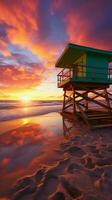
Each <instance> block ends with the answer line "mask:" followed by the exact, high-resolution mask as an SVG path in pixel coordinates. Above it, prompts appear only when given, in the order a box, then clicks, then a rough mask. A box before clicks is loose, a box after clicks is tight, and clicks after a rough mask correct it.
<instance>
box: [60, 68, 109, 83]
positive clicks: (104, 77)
mask: <svg viewBox="0 0 112 200" xmlns="http://www.w3.org/2000/svg"><path fill="white" fill-rule="evenodd" d="M73 77H74V78H76V79H77V80H86V79H87V80H91V81H92V80H98V79H99V82H102V83H103V82H105V81H107V82H110V83H112V67H108V71H105V67H97V66H87V65H86V66H85V65H75V66H73V67H71V68H69V69H68V68H64V69H63V70H62V71H61V72H60V73H59V74H58V75H57V81H58V86H60V85H61V84H64V83H66V82H68V81H69V80H70V79H71V78H73Z"/></svg>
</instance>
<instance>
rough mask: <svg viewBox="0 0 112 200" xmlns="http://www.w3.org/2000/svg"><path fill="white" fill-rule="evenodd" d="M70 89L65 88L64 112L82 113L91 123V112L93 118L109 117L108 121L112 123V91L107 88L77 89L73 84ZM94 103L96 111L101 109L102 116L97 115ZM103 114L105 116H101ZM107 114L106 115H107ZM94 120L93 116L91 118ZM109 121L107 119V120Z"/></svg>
mask: <svg viewBox="0 0 112 200" xmlns="http://www.w3.org/2000/svg"><path fill="white" fill-rule="evenodd" d="M69 88H71V89H70V90H69V91H68V90H67V88H64V100H63V110H62V112H63V113H64V112H70V113H72V114H73V115H76V114H80V116H81V117H82V119H83V120H84V122H85V123H86V124H89V119H90V118H89V115H88V114H89V112H91V116H92V115H93V119H95V117H96V119H97V118H98V119H105V118H106V119H108V122H109V123H110V124H112V121H111V120H112V98H111V93H109V92H108V91H107V90H106V89H102V88H101V89H99V90H94V89H85V91H82V90H75V89H74V87H73V86H71V87H69ZM93 104H94V105H95V106H96V107H97V109H96V108H95V109H96V111H97V110H98V109H100V110H99V111H100V117H99V116H98V113H97V114H96V116H94V115H95V109H93ZM101 114H103V116H101ZM105 114H106V115H105ZM90 120H91V121H92V118H91V119H90ZM106 123H107V121H106ZM103 125H104V122H103Z"/></svg>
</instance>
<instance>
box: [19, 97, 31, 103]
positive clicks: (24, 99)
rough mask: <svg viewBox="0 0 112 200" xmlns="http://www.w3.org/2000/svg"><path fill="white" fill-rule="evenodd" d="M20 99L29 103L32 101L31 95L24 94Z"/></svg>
mask: <svg viewBox="0 0 112 200" xmlns="http://www.w3.org/2000/svg"><path fill="white" fill-rule="evenodd" d="M20 100H21V101H22V102H24V103H29V102H30V101H31V97H29V96H26V95H25V96H22V97H21V98H20Z"/></svg>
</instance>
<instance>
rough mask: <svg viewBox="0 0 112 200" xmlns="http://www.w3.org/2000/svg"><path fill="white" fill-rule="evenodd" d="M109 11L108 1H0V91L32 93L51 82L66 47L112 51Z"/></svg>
mask: <svg viewBox="0 0 112 200" xmlns="http://www.w3.org/2000/svg"><path fill="white" fill-rule="evenodd" d="M111 7H112V1H111V0H108V3H107V2H105V0H94V1H89V0H78V1H75V0H68V1H66V3H65V0H46V1H45V0H41V1H40V0H32V1H28V0H24V1H20V0H16V1H15V0H4V1H0V73H1V74H0V85H1V84H2V88H3V85H4V89H5V88H6V87H7V86H8V88H9V90H11V88H12V89H13V88H14V87H15V88H16V87H18V88H21V87H24V89H27V88H33V87H35V85H36V86H39V84H40V83H41V82H42V81H44V80H45V78H46V77H49V76H52V75H53V76H56V75H54V72H53V70H54V65H55V62H56V60H57V58H58V57H59V55H60V53H61V52H62V49H63V48H64V47H65V44H66V43H67V42H73V43H76V44H81V45H87V46H91V47H97V48H103V49H108V50H109V49H112V42H111V33H112V20H111ZM55 85H56V84H55ZM49 86H50V85H49ZM51 96H52V94H51Z"/></svg>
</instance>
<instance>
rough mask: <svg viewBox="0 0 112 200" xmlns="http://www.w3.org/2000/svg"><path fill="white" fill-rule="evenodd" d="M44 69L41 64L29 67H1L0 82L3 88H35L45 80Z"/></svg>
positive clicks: (32, 64) (33, 64)
mask: <svg viewBox="0 0 112 200" xmlns="http://www.w3.org/2000/svg"><path fill="white" fill-rule="evenodd" d="M44 76H45V75H44V67H43V66H42V65H41V64H36V63H31V64H30V65H29V67H28V68H27V67H26V68H25V67H24V66H18V67H15V66H12V65H3V66H1V67H0V81H1V82H2V87H3V86H4V88H8V87H9V88H11V89H14V88H15V89H16V88H17V89H23V88H28V87H29V88H30V87H31V86H32V87H35V86H37V85H39V84H40V83H41V81H42V80H43V78H44Z"/></svg>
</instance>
